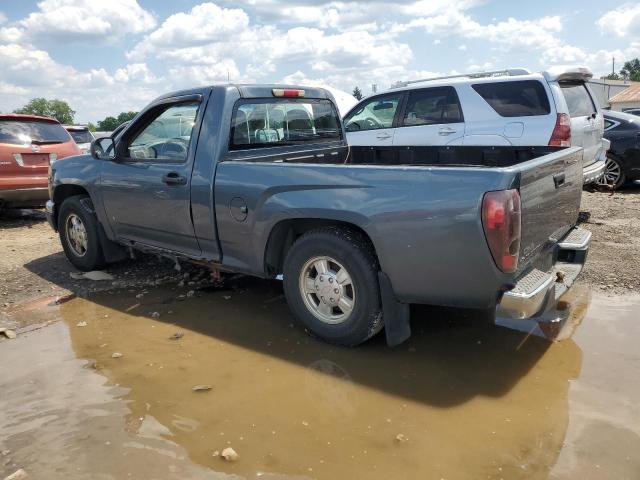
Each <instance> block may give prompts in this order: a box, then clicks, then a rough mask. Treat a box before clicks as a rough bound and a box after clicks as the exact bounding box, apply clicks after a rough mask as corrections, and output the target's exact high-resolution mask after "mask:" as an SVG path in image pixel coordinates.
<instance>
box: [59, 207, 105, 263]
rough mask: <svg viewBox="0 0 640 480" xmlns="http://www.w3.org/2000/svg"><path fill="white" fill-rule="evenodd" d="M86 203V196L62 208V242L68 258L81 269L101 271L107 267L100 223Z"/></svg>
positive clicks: (60, 220) (60, 230)
mask: <svg viewBox="0 0 640 480" xmlns="http://www.w3.org/2000/svg"><path fill="white" fill-rule="evenodd" d="M83 200H85V201H86V200H89V197H87V196H86V195H77V196H74V197H69V198H67V199H66V200H65V201H64V202H63V203H62V205H61V207H60V214H59V217H58V231H59V234H60V242H61V243H62V248H63V250H64V253H65V255H66V256H67V259H68V260H69V262H71V264H72V265H73V266H74V267H76V268H77V269H78V270H82V271H85V272H88V271H91V270H97V269H100V268H102V267H104V265H105V263H106V262H105V259H104V255H103V252H102V246H101V245H100V239H99V236H98V227H99V224H98V220H97V218H96V216H95V214H94V213H93V212H91V211H90V210H89V209H88V208H87V207H86V206H85V205H83V204H82V201H83Z"/></svg>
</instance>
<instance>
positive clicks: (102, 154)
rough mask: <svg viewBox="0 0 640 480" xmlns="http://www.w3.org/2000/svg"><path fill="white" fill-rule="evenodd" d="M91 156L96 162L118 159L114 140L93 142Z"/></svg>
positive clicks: (106, 138) (102, 139)
mask: <svg viewBox="0 0 640 480" xmlns="http://www.w3.org/2000/svg"><path fill="white" fill-rule="evenodd" d="M91 156H92V157H93V158H95V159H96V160H113V159H114V158H116V144H115V142H114V141H113V138H111V137H103V138H97V139H95V140H94V141H93V142H91Z"/></svg>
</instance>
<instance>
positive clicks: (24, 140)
mask: <svg viewBox="0 0 640 480" xmlns="http://www.w3.org/2000/svg"><path fill="white" fill-rule="evenodd" d="M69 139H70V138H69V134H68V133H67V131H66V130H65V129H64V128H63V127H62V125H60V124H59V123H50V122H40V121H37V120H0V143H13V144H16V145H25V144H31V143H36V144H47V143H64V142H68V141H69Z"/></svg>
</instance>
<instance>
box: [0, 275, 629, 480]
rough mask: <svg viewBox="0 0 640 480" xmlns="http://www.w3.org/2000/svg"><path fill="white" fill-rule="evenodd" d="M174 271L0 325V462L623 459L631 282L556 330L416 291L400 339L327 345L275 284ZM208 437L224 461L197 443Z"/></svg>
mask: <svg viewBox="0 0 640 480" xmlns="http://www.w3.org/2000/svg"><path fill="white" fill-rule="evenodd" d="M187 290H188V289H154V290H152V291H149V292H148V293H146V294H144V295H143V296H141V297H139V298H137V297H136V295H139V294H140V293H141V292H140V291H135V292H129V291H123V292H107V293H101V294H99V295H96V296H94V297H92V298H91V299H80V298H78V299H73V300H71V301H69V302H66V303H64V304H62V305H58V306H55V307H47V308H49V309H50V314H51V315H57V316H59V317H60V318H61V319H62V320H63V322H60V323H58V324H55V325H52V326H49V327H46V328H44V329H41V330H39V331H34V332H31V333H28V334H25V335H21V336H19V338H18V339H17V340H15V341H13V342H14V343H11V344H10V343H8V342H4V343H2V344H0V362H1V364H2V365H7V364H8V363H7V362H10V363H9V364H10V365H11V375H9V377H8V378H7V377H6V376H4V377H3V378H1V379H0V388H1V389H2V397H0V407H2V409H3V411H0V431H2V437H3V438H0V447H2V448H3V449H8V450H11V452H12V453H11V454H10V455H9V457H10V461H11V462H13V463H11V464H10V465H9V466H6V467H0V472H1V471H2V468H5V471H6V472H7V474H8V473H11V472H10V471H9V470H11V469H12V468H14V467H17V466H22V467H24V468H25V469H27V470H28V469H29V468H31V469H32V470H34V471H36V472H47V471H48V472H61V474H60V475H58V476H56V475H57V474H49V475H46V478H105V479H106V478H158V479H164V478H225V477H226V476H227V475H237V476H238V477H241V478H267V479H275V478H282V479H285V478H287V479H292V478H294V479H302V478H317V479H339V478H340V479H341V478H345V479H352V478H367V479H396V478H402V479H431V478H436V479H440V478H445V479H467V478H490V479H491V478H495V479H499V478H505V479H507V478H509V479H513V478H549V477H552V478H576V477H577V476H578V475H576V473H577V472H579V477H581V478H585V479H587V478H638V477H639V476H640V468H639V465H638V459H637V454H633V453H632V452H637V451H639V450H638V446H640V445H638V438H639V437H638V430H639V429H640V425H639V422H638V419H640V411H639V410H638V407H637V405H640V387H638V385H637V378H638V374H639V373H640V353H638V349H637V348H636V343H637V342H635V341H634V338H635V339H637V338H638V334H640V331H639V330H640V327H639V326H638V325H637V324H636V323H635V321H637V317H638V312H639V311H640V310H639V309H640V298H637V297H635V298H632V299H628V300H625V301H626V302H627V303H626V304H621V303H620V302H616V301H614V300H609V299H604V298H600V297H598V298H594V299H592V301H591V306H590V307H589V308H588V309H587V308H586V305H583V307H580V308H581V309H582V310H580V309H579V308H576V309H575V314H573V316H572V319H571V321H570V322H567V323H568V324H570V329H563V331H562V332H556V333H560V335H559V338H562V340H561V341H558V342H549V341H548V340H547V339H546V338H544V336H543V335H541V332H539V331H535V325H532V326H531V328H522V330H524V331H517V330H513V329H510V328H504V327H502V326H486V325H485V324H484V323H482V322H480V321H479V319H478V318H474V315H471V314H469V313H468V312H459V311H450V310H444V309H416V310H415V311H413V312H412V325H413V331H414V335H413V337H412V338H411V339H410V341H408V342H407V343H405V344H403V345H402V346H400V347H398V348H396V349H389V348H387V347H386V346H385V344H384V338H383V337H381V336H380V337H379V338H376V339H374V340H373V341H371V342H369V343H367V344H366V345H364V346H362V347H360V348H357V349H344V348H338V347H332V346H330V345H327V344H325V343H322V342H320V341H316V340H314V339H312V338H310V337H308V336H307V335H306V334H305V332H304V331H302V330H301V329H300V328H299V327H297V326H294V325H293V323H292V318H291V316H290V314H289V313H288V310H287V307H286V304H285V302H284V298H283V296H282V290H281V286H280V285H279V284H278V283H267V282H261V281H257V280H256V281H254V280H250V279H244V280H240V281H239V282H236V284H235V285H234V287H233V289H227V290H209V291H196V292H195V294H194V295H193V296H187ZM586 298H588V296H587V297H586ZM606 302H613V303H606ZM614 307H615V308H614ZM580 322H582V324H580ZM84 323H86V326H78V325H84ZM627 329H628V330H627ZM175 334H178V335H175ZM180 334H182V335H180ZM172 337H180V338H177V339H176V338H173V339H172ZM20 345H27V347H25V348H24V349H23V348H21V347H20ZM9 346H10V348H8V347H9ZM114 353H118V354H121V356H118V355H116V357H118V358H114V357H113V354H114ZM31 359H34V360H35V359H37V361H31ZM74 372H75V373H74ZM78 372H80V373H78ZM634 379H635V380H634ZM634 382H635V383H634ZM632 383H634V385H633V386H630V384H632ZM197 385H206V386H210V387H211V389H209V390H205V391H198V392H195V391H193V387H194V386H197ZM50 391H52V392H53V393H47V392H50ZM56 392H57V393H56ZM613 441H615V442H624V446H623V447H620V448H618V447H616V448H613V447H611V445H610V442H613ZM107 442H108V443H107ZM227 447H232V448H233V449H234V450H235V451H236V452H237V453H238V455H239V458H238V459H237V461H235V462H227V461H225V460H224V459H222V458H221V457H220V456H219V455H218V456H215V455H214V453H215V452H222V451H223V450H224V449H225V448H227ZM55 452H57V453H55ZM43 454H44V455H43ZM596 462H598V463H596ZM61 464H62V466H61ZM595 465H598V467H596V466H595ZM64 466H66V467H68V468H65V467H64ZM75 469H78V470H77V471H76V470H75ZM611 472H616V475H613V476H609V475H608V473H611ZM63 473H64V475H63ZM128 474H131V475H128ZM598 474H601V475H600V476H598ZM618 474H619V475H618ZM205 475H212V476H210V477H209V476H205ZM589 475H591V476H589ZM36 478H41V477H37V476H36ZM42 478H45V477H42Z"/></svg>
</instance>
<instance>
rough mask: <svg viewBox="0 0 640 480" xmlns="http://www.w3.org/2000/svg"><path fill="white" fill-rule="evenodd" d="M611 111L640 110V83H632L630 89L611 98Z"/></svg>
mask: <svg viewBox="0 0 640 480" xmlns="http://www.w3.org/2000/svg"><path fill="white" fill-rule="evenodd" d="M609 104H610V105H611V110H616V111H618V112H623V111H625V110H627V109H629V108H640V82H631V84H630V85H629V87H628V88H625V89H624V90H622V91H621V92H619V93H617V94H615V95H614V96H612V97H610V98H609Z"/></svg>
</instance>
